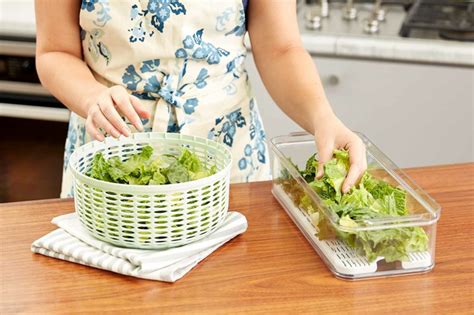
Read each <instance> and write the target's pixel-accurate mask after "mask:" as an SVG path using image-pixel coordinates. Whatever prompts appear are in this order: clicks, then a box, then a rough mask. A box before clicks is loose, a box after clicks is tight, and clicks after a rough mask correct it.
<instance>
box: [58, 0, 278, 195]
mask: <svg viewBox="0 0 474 315" xmlns="http://www.w3.org/2000/svg"><path fill="white" fill-rule="evenodd" d="M245 23H246V20H245V9H244V6H243V3H242V0H134V1H122V0H120V1H109V0H88V1H82V5H81V12H80V26H81V29H82V31H81V39H82V47H83V55H84V60H85V62H86V63H87V65H88V66H89V67H90V69H91V70H92V72H93V74H94V76H95V77H96V79H97V80H98V81H99V82H101V83H103V84H105V85H106V86H113V85H122V86H124V87H126V88H127V90H128V91H129V93H131V94H133V95H135V96H137V97H138V98H139V99H140V100H141V101H142V104H143V105H144V106H146V107H147V109H148V110H149V111H150V113H151V119H144V120H143V121H142V122H143V124H144V126H145V131H158V132H179V133H183V134H188V135H195V136H201V137H205V138H208V139H212V140H216V141H219V142H222V143H224V144H225V145H227V146H228V147H229V148H230V150H231V152H232V156H233V165H232V169H231V182H233V183H238V182H249V181H258V180H267V179H270V167H269V159H268V148H267V146H266V142H265V131H264V127H263V124H262V120H261V117H260V114H259V111H258V107H257V103H256V101H255V99H254V98H253V96H252V92H251V88H250V85H249V80H248V75H247V72H246V70H245V68H244V60H245V56H246V48H245V46H244V35H245V32H246V28H245ZM84 123H85V121H84V119H82V118H81V117H79V116H78V115H76V114H74V113H72V114H71V117H70V121H69V129H68V136H67V139H66V146H65V154H64V173H63V183H62V191H61V197H68V196H72V182H73V181H72V174H71V171H70V170H69V169H68V161H69V157H70V155H71V153H72V152H73V151H74V149H75V148H77V147H79V146H81V145H83V144H84V143H86V142H88V141H90V140H91V138H90V136H89V135H88V134H87V133H86V132H85V127H84ZM127 123H128V125H129V127H130V129H131V130H132V131H134V128H133V126H132V125H131V124H130V123H129V122H127Z"/></svg>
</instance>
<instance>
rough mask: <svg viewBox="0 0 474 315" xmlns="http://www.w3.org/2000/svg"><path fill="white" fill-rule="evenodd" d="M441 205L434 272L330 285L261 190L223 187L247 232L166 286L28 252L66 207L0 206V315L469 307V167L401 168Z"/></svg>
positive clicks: (473, 200) (67, 203)
mask: <svg viewBox="0 0 474 315" xmlns="http://www.w3.org/2000/svg"><path fill="white" fill-rule="evenodd" d="M408 174H409V175H411V176H412V177H413V178H414V179H415V180H416V181H417V182H418V183H419V184H420V185H421V186H422V187H423V188H424V189H426V190H427V191H428V193H430V194H431V195H432V196H433V197H434V198H435V199H436V200H437V201H438V202H439V203H440V204H441V206H442V208H443V210H442V214H441V219H440V221H439V224H438V236H437V244H436V267H435V269H434V270H433V271H432V272H430V273H427V274H421V275H411V276H404V277H394V278H383V279H373V280H366V281H357V282H350V281H344V280H338V279H336V278H335V277H334V276H333V275H332V274H331V273H330V272H329V270H328V269H327V268H326V267H325V265H324V264H323V263H322V261H321V260H320V258H319V257H318V256H317V255H316V253H315V252H314V250H313V248H312V247H311V246H310V245H309V243H308V242H307V241H306V239H305V238H304V237H303V235H302V234H301V233H300V232H299V230H298V229H297V228H296V226H295V225H294V224H293V222H292V221H291V220H290V218H289V217H288V216H287V215H286V213H285V212H284V211H283V209H282V208H281V207H280V206H279V204H278V203H277V202H276V200H275V199H274V198H273V196H272V195H271V193H270V186H271V185H270V183H269V182H262V183H252V184H239V185H233V186H232V188H231V199H230V204H231V209H232V210H236V211H240V212H241V213H243V214H245V215H246V216H247V219H248V221H249V229H248V231H247V232H246V233H245V234H243V235H241V236H239V237H237V238H236V239H234V240H232V241H231V242H230V243H228V244H226V245H225V246H223V247H221V248H220V249H218V250H217V251H216V252H214V253H213V254H212V255H210V256H209V257H208V258H207V259H205V260H204V261H203V262H201V263H200V264H199V265H198V266H197V267H196V268H194V270H192V271H191V272H190V273H189V274H188V275H186V276H185V277H184V278H183V279H181V280H179V281H178V282H176V283H174V284H169V283H161V282H155V281H148V280H141V279H135V278H132V277H126V276H121V275H117V274H113V273H111V272H107V271H102V270H98V269H93V268H89V267H85V266H81V265H77V264H73V263H69V262H64V261H60V260H56V259H53V258H49V257H45V256H41V255H36V254H32V253H31V252H30V245H31V243H32V242H33V241H34V240H35V239H37V238H39V237H40V236H43V235H44V234H46V233H47V232H49V231H51V230H53V229H54V226H53V225H52V224H51V223H50V220H51V218H52V217H54V216H57V215H60V214H64V213H69V212H72V211H73V203H72V201H71V200H44V201H33V202H21V203H11V204H2V205H0V223H1V226H2V227H1V230H0V242H1V243H0V247H1V249H0V253H1V255H0V272H1V291H0V293H1V295H0V300H1V301H0V303H1V304H0V305H1V307H0V314H10V313H29V314H39V313H43V314H54V313H67V314H73V313H95V312H97V313H103V312H104V311H110V312H114V313H130V314H145V313H154V314H156V313H157V312H164V313H183V312H186V313H202V314H204V313H205V314H209V313H229V314H234V313H238V312H248V313H277V314H278V313H313V314H315V313H341V314H342V313H372V312H373V313H376V312H377V313H380V312H387V313H408V314H411V313H414V312H416V313H417V314H423V313H425V314H432V313H439V314H452V313H470V312H472V310H473V286H474V280H473V266H474V264H473V260H474V246H473V245H474V244H473V233H472V228H473V213H474V164H464V165H451V166H438V167H429V168H419V169H411V170H408Z"/></svg>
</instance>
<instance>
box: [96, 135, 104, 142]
mask: <svg viewBox="0 0 474 315" xmlns="http://www.w3.org/2000/svg"><path fill="white" fill-rule="evenodd" d="M95 139H96V140H99V141H102V140H104V136H103V135H101V134H100V133H98V134H96V135H95Z"/></svg>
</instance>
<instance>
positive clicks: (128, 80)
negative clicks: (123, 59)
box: [122, 65, 142, 91]
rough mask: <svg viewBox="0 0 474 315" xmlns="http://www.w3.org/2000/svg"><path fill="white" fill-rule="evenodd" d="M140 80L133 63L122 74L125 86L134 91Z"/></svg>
mask: <svg viewBox="0 0 474 315" xmlns="http://www.w3.org/2000/svg"><path fill="white" fill-rule="evenodd" d="M141 81H142V77H141V76H140V75H139V74H138V73H137V71H136V70H135V67H134V66H133V65H129V66H128V67H127V68H126V69H125V73H124V74H123V75H122V82H123V83H124V84H125V85H126V86H127V89H129V90H132V91H135V90H136V89H137V85H138V83H140V82H141Z"/></svg>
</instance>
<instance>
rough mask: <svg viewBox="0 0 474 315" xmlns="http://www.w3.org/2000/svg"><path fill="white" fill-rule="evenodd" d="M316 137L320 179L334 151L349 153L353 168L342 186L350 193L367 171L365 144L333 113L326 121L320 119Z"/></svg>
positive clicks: (327, 116) (343, 189)
mask: <svg viewBox="0 0 474 315" xmlns="http://www.w3.org/2000/svg"><path fill="white" fill-rule="evenodd" d="M314 137H315V139H316V145H317V148H318V155H319V162H320V163H319V169H318V173H317V177H318V178H320V177H321V176H323V174H324V169H323V165H324V163H326V162H327V161H329V160H330V159H331V158H332V156H333V151H334V149H346V150H348V151H349V159H350V163H351V166H350V168H349V172H348V174H347V177H346V179H345V180H344V183H343V185H342V192H343V193H346V192H348V191H349V189H350V188H351V187H352V186H353V185H355V184H356V183H357V182H358V180H359V179H360V177H361V176H362V175H363V173H364V171H365V170H366V169H367V158H366V154H365V145H364V143H363V142H362V140H361V139H360V138H359V137H358V136H357V135H356V134H355V133H354V132H352V131H351V130H350V129H349V128H347V127H346V126H345V125H344V124H343V123H342V122H341V121H340V120H339V118H337V117H336V115H334V114H333V113H331V114H329V115H325V117H324V119H318V121H317V124H316V126H315V135H314Z"/></svg>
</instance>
